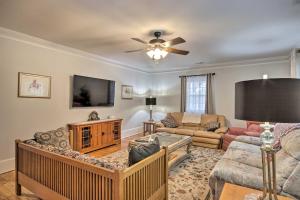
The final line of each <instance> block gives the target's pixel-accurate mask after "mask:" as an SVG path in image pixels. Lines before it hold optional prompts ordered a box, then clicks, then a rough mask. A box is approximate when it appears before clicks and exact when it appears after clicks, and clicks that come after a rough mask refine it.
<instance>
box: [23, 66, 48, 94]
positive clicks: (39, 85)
mask: <svg viewBox="0 0 300 200" xmlns="http://www.w3.org/2000/svg"><path fill="white" fill-rule="evenodd" d="M18 97H27V98H50V97H51V77H50V76H42V75H37V74H29V73H22V72H19V88H18Z"/></svg>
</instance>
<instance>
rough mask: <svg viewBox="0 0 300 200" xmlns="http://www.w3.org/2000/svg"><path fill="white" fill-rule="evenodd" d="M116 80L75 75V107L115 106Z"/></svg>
mask: <svg viewBox="0 0 300 200" xmlns="http://www.w3.org/2000/svg"><path fill="white" fill-rule="evenodd" d="M114 100H115V81H110V80H104V79H98V78H91V77H85V76H79V75H74V77H73V104H72V106H73V107H96V106H114Z"/></svg>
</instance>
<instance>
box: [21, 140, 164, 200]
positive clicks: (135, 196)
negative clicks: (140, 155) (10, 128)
mask: <svg viewBox="0 0 300 200" xmlns="http://www.w3.org/2000/svg"><path fill="white" fill-rule="evenodd" d="M167 151H168V149H167V148H164V149H161V150H160V151H159V152H157V153H155V154H153V155H152V156H149V157H147V158H146V159H144V160H142V161H140V162H138V163H136V164H135V165H132V166H131V167H128V168H126V169H124V170H110V169H106V168H102V167H98V166H95V165H91V164H88V163H86V162H83V161H79V160H76V159H73V158H69V157H65V156H61V155H58V154H55V153H52V152H48V151H45V150H42V149H39V148H36V147H34V146H31V145H28V144H25V143H23V142H22V141H20V140H16V194H17V195H21V186H24V187H25V188H27V189H29V190H30V191H32V192H33V193H34V194H35V195H36V196H38V197H39V198H42V199H49V200H60V199H74V200H163V199H165V200H167V199H168V159H167Z"/></svg>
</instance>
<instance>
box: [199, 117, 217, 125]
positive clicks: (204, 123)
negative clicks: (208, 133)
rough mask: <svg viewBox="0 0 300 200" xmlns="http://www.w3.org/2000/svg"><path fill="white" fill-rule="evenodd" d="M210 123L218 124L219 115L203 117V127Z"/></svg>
mask: <svg viewBox="0 0 300 200" xmlns="http://www.w3.org/2000/svg"><path fill="white" fill-rule="evenodd" d="M210 122H218V115H208V114H203V115H201V125H202V126H204V127H205V125H206V124H208V123H210Z"/></svg>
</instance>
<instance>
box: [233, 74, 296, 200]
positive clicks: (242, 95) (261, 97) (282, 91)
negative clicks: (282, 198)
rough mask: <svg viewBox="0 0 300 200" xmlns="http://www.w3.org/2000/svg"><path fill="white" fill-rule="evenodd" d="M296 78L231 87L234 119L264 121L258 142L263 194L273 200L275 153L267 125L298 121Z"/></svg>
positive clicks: (262, 198) (260, 81)
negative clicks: (232, 90) (260, 144)
mask: <svg viewBox="0 0 300 200" xmlns="http://www.w3.org/2000/svg"><path fill="white" fill-rule="evenodd" d="M299 91H300V79H292V78H286V79H284V78H281V79H260V80H251V81H241V82H238V83H236V84H235V118H236V119H241V120H256V121H261V122H265V123H264V124H262V125H261V126H262V127H263V128H264V132H263V133H262V134H261V136H260V138H261V141H262V146H261V155H262V169H263V194H262V195H261V196H260V197H259V198H258V199H260V200H264V199H270V200H271V199H275V200H277V199H278V197H277V191H276V188H277V183H276V159H275V158H276V156H275V154H276V152H277V149H276V148H274V146H273V144H274V141H275V138H274V135H273V133H272V132H271V129H272V128H273V125H271V124H270V123H269V122H283V123H297V122H300V107H299V102H300V93H299Z"/></svg>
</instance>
